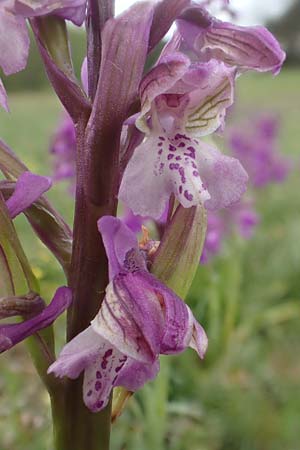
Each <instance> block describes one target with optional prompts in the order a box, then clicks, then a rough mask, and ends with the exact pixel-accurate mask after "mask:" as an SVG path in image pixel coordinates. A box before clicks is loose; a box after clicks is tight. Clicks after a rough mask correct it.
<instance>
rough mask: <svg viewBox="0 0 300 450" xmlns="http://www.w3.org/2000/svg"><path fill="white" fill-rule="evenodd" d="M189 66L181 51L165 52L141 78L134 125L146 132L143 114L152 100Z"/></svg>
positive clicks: (177, 78)
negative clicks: (139, 108) (137, 112)
mask: <svg viewBox="0 0 300 450" xmlns="http://www.w3.org/2000/svg"><path fill="white" fill-rule="evenodd" d="M189 66H190V60H189V59H188V58H187V57H186V56H184V55H183V54H182V53H178V52H177V53H171V54H167V55H166V56H165V57H164V58H163V59H161V60H160V62H159V64H158V65H157V66H155V67H154V68H153V69H152V70H150V72H148V73H147V75H146V76H145V77H144V78H143V80H142V82H141V84H140V97H141V114H140V117H139V119H138V120H137V122H136V126H137V127H138V128H139V129H140V130H141V131H144V132H147V130H148V126H147V123H146V122H147V121H146V119H147V118H146V117H145V115H146V114H147V113H148V112H149V111H150V109H151V103H152V102H153V100H154V99H155V98H156V97H158V96H159V95H160V94H163V93H164V92H166V91H168V90H169V89H171V88H172V86H174V84H175V83H176V81H178V80H180V78H181V77H182V76H183V75H184V74H185V72H186V71H187V70H188V68H189Z"/></svg>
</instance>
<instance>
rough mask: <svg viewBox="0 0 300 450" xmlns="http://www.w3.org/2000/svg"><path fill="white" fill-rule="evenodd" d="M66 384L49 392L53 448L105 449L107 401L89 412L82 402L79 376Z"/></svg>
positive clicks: (59, 449) (107, 440)
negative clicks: (54, 391)
mask: <svg viewBox="0 0 300 450" xmlns="http://www.w3.org/2000/svg"><path fill="white" fill-rule="evenodd" d="M66 388H67V392H66V391H65V392H61V395H57V394H58V392H57V391H56V393H55V396H53V397H51V396H50V398H51V407H52V417H53V432H54V448H55V450H85V449H88V450H108V449H109V438H110V414H111V411H110V410H111V408H110V405H109V406H108V407H107V408H106V409H105V410H103V411H101V413H98V414H94V413H92V412H90V411H89V410H88V409H87V407H86V406H85V405H84V404H83V402H82V378H78V379H77V380H73V381H72V382H70V383H68V385H67V386H65V389H66ZM66 393H67V395H66Z"/></svg>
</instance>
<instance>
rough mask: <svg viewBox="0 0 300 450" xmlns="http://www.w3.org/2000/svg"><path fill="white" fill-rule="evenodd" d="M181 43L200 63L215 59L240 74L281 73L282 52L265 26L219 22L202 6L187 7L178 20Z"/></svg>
mask: <svg viewBox="0 0 300 450" xmlns="http://www.w3.org/2000/svg"><path fill="white" fill-rule="evenodd" d="M177 27H178V30H179V33H180V35H181V36H182V38H183V39H184V42H185V43H186V44H187V45H188V47H189V48H190V49H192V50H193V51H194V52H195V53H196V55H197V56H198V58H200V60H202V61H203V60H207V59H211V58H215V59H218V60H221V61H224V62H225V63H226V64H227V65H230V66H234V67H237V68H238V69H239V71H245V70H249V69H250V70H257V71H259V72H268V71H271V72H272V73H273V74H274V75H276V74H277V73H279V72H280V69H281V66H282V64H283V62H284V60H285V53H284V51H283V50H282V49H281V47H280V45H279V43H278V41H277V40H276V39H275V37H274V36H273V35H272V34H271V33H270V32H269V31H268V30H267V29H266V28H264V27H262V26H254V27H243V26H238V25H234V24H232V23H229V22H222V21H221V20H218V19H216V18H214V17H213V16H211V15H210V14H209V13H208V12H207V11H206V10H205V9H204V8H203V7H201V6H192V7H189V8H187V9H186V10H185V11H184V12H183V14H182V15H181V16H180V18H179V19H178V21H177Z"/></svg>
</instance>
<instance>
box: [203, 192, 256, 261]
mask: <svg viewBox="0 0 300 450" xmlns="http://www.w3.org/2000/svg"><path fill="white" fill-rule="evenodd" d="M258 223H259V215H258V213H257V212H256V211H255V209H254V205H253V202H251V201H249V200H243V199H242V200H240V201H239V202H237V203H235V204H234V205H232V206H230V207H228V208H225V209H223V210H222V211H209V212H208V217H207V232H206V238H205V243H204V247H203V252H202V256H201V263H202V264H206V263H207V262H208V261H209V260H210V258H211V257H213V256H215V255H217V254H218V253H219V252H220V251H221V249H222V244H223V242H224V240H225V239H226V237H229V236H230V235H232V233H234V232H237V233H239V235H240V236H241V237H242V238H243V239H250V238H251V237H252V235H253V233H254V230H255V227H256V226H257V225H258Z"/></svg>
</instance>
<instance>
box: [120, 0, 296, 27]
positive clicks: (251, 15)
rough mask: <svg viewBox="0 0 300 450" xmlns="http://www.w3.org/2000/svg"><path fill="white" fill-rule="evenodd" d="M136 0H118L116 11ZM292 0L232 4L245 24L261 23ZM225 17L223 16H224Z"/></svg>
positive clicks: (245, 0) (234, 0)
mask: <svg viewBox="0 0 300 450" xmlns="http://www.w3.org/2000/svg"><path fill="white" fill-rule="evenodd" d="M133 3H135V0H116V12H117V13H120V12H121V11H124V9H126V8H128V6H130V5H132V4H133ZM291 3H292V0H231V1H230V4H231V6H232V7H233V8H234V9H235V10H236V11H237V12H238V14H239V20H238V21H239V23H241V24H244V25H253V24H261V23H263V22H264V21H266V20H268V19H272V18H274V17H277V16H279V15H280V14H282V12H283V11H285V10H286V8H287V7H288V6H289V5H290V4H291ZM222 18H223V17H222Z"/></svg>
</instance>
